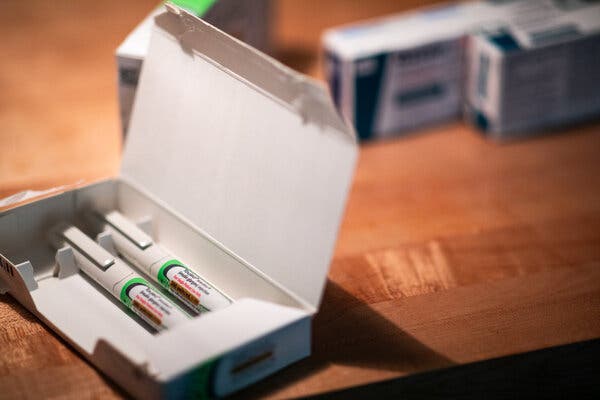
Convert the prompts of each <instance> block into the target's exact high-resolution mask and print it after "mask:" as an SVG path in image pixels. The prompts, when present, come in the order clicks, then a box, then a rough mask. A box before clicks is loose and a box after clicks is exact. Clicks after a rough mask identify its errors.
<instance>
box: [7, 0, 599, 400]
mask: <svg viewBox="0 0 600 400" xmlns="http://www.w3.org/2000/svg"><path fill="white" fill-rule="evenodd" d="M154 3H155V1H138V2H120V1H117V0H110V1H105V2H92V1H82V2H68V1H56V2H43V1H29V2H21V1H3V2H1V3H0V34H1V35H2V38H3V40H2V41H0V52H1V53H0V54H2V55H3V56H4V58H3V62H2V63H0V196H4V195H8V194H12V193H15V192H17V191H19V190H23V189H26V188H32V189H44V188H48V187H51V186H54V185H60V184H70V183H73V182H75V181H78V180H80V179H84V180H95V179H98V178H100V177H104V176H110V175H114V174H115V173H116V171H117V169H118V160H119V157H120V146H121V144H120V134H119V130H118V129H119V124H118V114H117V106H116V88H115V82H116V76H115V71H114V60H113V51H114V48H115V47H116V46H117V45H118V43H119V42H120V41H121V40H122V38H123V37H124V36H125V35H126V34H127V32H128V31H129V30H130V29H131V27H133V26H134V25H135V24H136V23H137V22H138V21H139V20H140V19H141V18H142V17H143V15H144V14H145V13H146V12H148V11H149V10H150V9H151V8H152V6H153V5H154ZM416 3H417V2H414V1H412V2H406V3H402V2H395V1H369V2H359V1H341V0H340V1H330V2H314V3H311V2H298V1H292V0H289V1H280V2H277V4H276V5H277V8H276V10H275V25H274V33H275V44H276V45H275V51H274V54H275V55H276V56H277V57H278V58H280V59H281V60H283V61H284V62H286V63H288V64H290V65H291V66H293V67H295V68H297V69H299V70H302V71H304V72H307V73H310V74H311V75H314V76H317V77H318V76H320V74H321V73H320V68H319V57H318V49H319V46H318V40H319V34H320V32H321V31H322V29H324V28H325V27H327V26H331V25H334V24H340V23H344V22H348V21H352V20H356V19H361V18H366V17H371V16H376V15H381V14H385V13H387V12H390V11H394V10H400V9H403V8H407V7H411V6H413V5H415V4H416ZM311 5H312V6H311ZM316 9H318V12H317V11H315V10H316ZM599 154H600V125H599V124H598V123H592V124H587V125H582V126H577V127H574V128H572V129H570V130H568V131H566V132H565V131H563V132H555V133H554V134H552V135H546V136H543V137H538V138H535V139H531V140H527V141H520V142H514V143H509V144H504V145H498V144H496V143H492V142H489V141H487V140H485V138H483V137H482V136H481V135H479V134H478V133H477V132H475V131H474V130H473V129H471V128H470V127H468V126H465V125H464V124H462V123H459V122H457V123H450V124H446V125H443V126H440V127H436V128H432V129H429V130H426V131H422V132H418V133H416V134H413V135H410V136H407V137H403V138H401V139H395V140H390V141H385V142H379V143H372V144H367V145H364V146H363V147H362V149H361V155H360V159H359V163H358V168H357V171H356V176H355V179H354V184H353V187H352V191H351V194H350V198H349V203H348V206H347V210H346V215H345V218H344V222H343V225H342V228H341V231H340V237H339V240H338V243H337V247H336V252H335V258H334V261H333V263H332V266H331V271H330V274H329V281H328V283H327V286H326V290H325V294H324V297H323V302H322V307H321V310H320V311H319V313H318V315H317V316H316V318H315V321H314V335H313V338H314V351H313V353H314V354H313V355H312V356H311V357H310V358H308V359H306V360H304V361H302V362H300V363H298V364H295V365H293V366H291V367H289V368H287V369H285V370H284V371H282V372H281V373H278V374H276V375H275V376H273V377H271V378H268V379H266V380H265V381H263V382H261V383H260V384H258V385H255V386H254V387H251V388H249V389H247V390H245V391H243V392H241V393H240V394H238V395H237V396H236V397H237V398H262V397H267V398H287V397H293V396H304V395H311V394H317V393H323V392H326V391H331V390H335V389H343V388H347V387H352V386H354V385H361V384H367V383H371V382H376V381H381V380H383V379H388V378H395V377H400V376H405V377H411V376H413V375H414V374H418V373H423V372H427V371H432V370H438V369H439V368H443V367H456V366H461V365H465V364H467V363H473V362H479V361H482V360H487V359H490V358H496V357H503V356H509V355H513V354H518V353H523V352H528V351H532V350H538V349H544V348H548V347H550V346H558V345H565V344H569V343H574V342H579V341H583V340H589V339H596V338H599V337H600V175H599V173H598V172H600V156H599ZM0 344H1V347H0V349H1V350H0V399H4V398H27V399H34V398H36V399H37V398H48V397H56V398H65V399H70V398H72V399H75V398H77V399H79V398H121V397H122V396H123V394H122V393H121V392H120V390H119V389H118V388H115V387H114V386H113V385H112V384H111V383H110V382H109V381H107V380H106V379H105V378H104V377H103V376H101V375H100V374H99V373H98V372H97V371H96V370H94V369H93V368H92V367H91V366H90V365H89V364H87V363H86V362H85V361H83V360H82V359H81V358H80V357H79V356H78V355H77V354H76V353H75V352H74V351H73V349H71V348H70V347H68V346H67V345H66V344H65V343H64V342H63V341H62V340H60V339H59V338H57V337H56V336H55V335H54V334H53V333H51V332H50V331H49V330H48V329H47V328H45V327H44V326H43V325H42V324H41V323H39V322H38V321H37V320H36V319H35V318H34V317H32V316H31V315H30V314H29V313H28V312H27V311H25V310H24V309H23V308H22V307H21V306H20V305H18V304H17V303H16V302H15V301H14V300H13V299H12V298H10V297H7V296H2V297H0ZM559 354H564V353H559ZM534 365H537V364H534ZM461 368H463V367H461ZM451 370H452V369H451ZM414 376H421V375H414ZM403 387H404V386H403ZM373 390H375V389H373ZM420 390H423V389H422V387H421V389H420ZM358 393H361V392H358ZM362 393H364V392H362Z"/></svg>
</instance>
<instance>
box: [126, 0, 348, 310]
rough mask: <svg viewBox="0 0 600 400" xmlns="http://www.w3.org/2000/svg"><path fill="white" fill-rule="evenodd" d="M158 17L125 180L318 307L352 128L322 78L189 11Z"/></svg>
mask: <svg viewBox="0 0 600 400" xmlns="http://www.w3.org/2000/svg"><path fill="white" fill-rule="evenodd" d="M156 23H157V24H156V25H157V26H156V27H155V29H154V32H153V33H152V37H151V41H150V49H149V52H148V55H147V58H146V60H145V62H144V67H143V70H142V75H141V78H140V83H139V88H138V95H137V96H136V102H135V105H134V109H133V115H132V119H131V125H130V133H129V135H130V136H129V138H128V140H127V143H126V147H125V151H124V158H123V164H122V169H121V173H122V176H123V178H124V179H126V180H127V181H129V182H130V183H131V184H133V185H135V186H137V187H138V188H139V189H141V190H144V191H145V192H146V193H148V194H150V195H152V196H154V197H155V198H157V199H159V200H160V201H162V202H163V203H165V204H167V205H168V206H170V207H171V208H172V209H173V210H174V211H175V212H177V213H178V214H180V215H181V216H182V217H183V218H185V219H186V220H188V221H189V222H191V223H192V224H194V225H195V226H196V227H197V228H199V229H201V230H203V231H205V232H207V233H208V234H209V235H210V236H212V237H213V238H215V239H216V240H217V241H219V242H220V243H222V244H223V245H224V246H225V247H226V248H228V249H229V250H230V251H232V252H234V253H236V254H237V255H238V256H239V257H241V258H242V259H244V260H245V261H246V262H248V263H249V264H251V265H252V266H253V267H255V268H256V269H258V270H260V271H262V272H263V273H264V274H265V275H267V276H268V277H270V278H271V279H272V280H274V281H276V282H278V283H279V284H281V285H282V286H284V287H285V288H287V289H288V290H290V291H291V292H292V293H294V294H296V295H297V296H298V297H299V298H301V299H303V300H304V301H305V302H306V303H307V304H310V305H312V306H314V307H317V306H318V303H319V301H320V297H321V292H322V289H323V285H324V283H325V279H326V276H327V271H328V268H329V263H330V261H331V257H332V254H333V248H334V245H335V241H336V236H337V232H338V227H339V224H340V221H341V218H342V216H343V212H344V206H345V200H346V196H347V192H348V189H349V186H350V184H351V180H352V174H353V170H354V165H355V160H356V155H357V146H356V139H355V134H354V132H353V130H352V129H351V128H350V127H348V126H347V125H346V124H344V122H343V121H342V120H341V119H340V117H339V116H338V114H337V112H336V111H335V108H334V106H333V104H332V103H331V100H330V98H329V95H328V93H327V92H326V90H325V89H324V87H323V86H322V85H319V84H317V83H316V82H314V81H312V80H310V79H309V78H307V77H305V76H303V75H301V74H298V73H296V72H294V71H293V70H291V69H289V68H287V67H285V66H283V65H282V64H280V63H278V62H277V61H275V60H273V59H271V58H269V57H267V56H265V55H263V54H261V53H260V52H258V51H256V50H254V49H252V48H251V47H248V46H246V45H245V44H243V43H242V42H240V41H238V40H236V39H233V38H232V37H230V36H228V35H227V34H225V33H223V32H221V31H219V30H217V29H216V28H214V27H212V26H210V25H208V24H207V23H205V22H203V21H201V20H200V19H198V18H196V17H194V16H193V15H191V14H189V13H187V12H185V11H183V10H181V9H178V8H174V7H172V6H171V7H169V12H166V13H164V14H161V15H159V16H158V17H157V18H156Z"/></svg>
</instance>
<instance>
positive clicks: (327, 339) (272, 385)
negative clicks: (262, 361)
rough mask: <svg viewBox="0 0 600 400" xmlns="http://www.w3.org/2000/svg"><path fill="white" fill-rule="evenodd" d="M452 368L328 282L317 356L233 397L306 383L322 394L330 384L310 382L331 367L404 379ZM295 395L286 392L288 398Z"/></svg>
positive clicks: (317, 325) (317, 322) (316, 330)
mask: <svg viewBox="0 0 600 400" xmlns="http://www.w3.org/2000/svg"><path fill="white" fill-rule="evenodd" d="M453 364H454V363H453V361H452V360H450V359H448V358H446V357H445V356H443V355H441V354H439V353H437V352H435V351H434V350H432V349H431V348H429V347H427V346H426V345H424V344H423V343H421V342H419V341H418V340H417V339H415V338H414V337H413V336H411V335H410V334H408V333H406V332H404V331H403V330H402V329H400V328H398V327H397V326H396V325H394V324H393V323H392V322H390V321H389V320H387V319H386V318H384V317H383V316H381V315H380V314H379V313H377V312H376V311H374V310H373V309H372V308H371V306H369V305H368V304H366V303H364V302H362V301H360V300H359V299H357V298H356V297H354V296H352V295H351V294H350V293H348V292H347V291H346V290H344V289H343V288H342V287H341V286H339V285H338V284H337V283H335V282H333V281H331V280H328V281H327V285H326V288H325V292H324V295H323V300H322V303H321V308H320V310H319V312H318V314H317V315H316V317H315V319H314V323H313V353H312V355H311V356H310V357H309V358H307V359H305V360H303V361H301V362H299V363H297V364H295V365H293V366H290V367H288V368H286V369H285V370H283V371H281V372H280V373H278V374H276V375H275V376H273V377H270V378H268V379H265V380H264V381H262V382H261V384H260V385H254V386H252V387H250V388H248V389H247V390H244V391H242V392H240V393H239V394H238V395H237V396H234V398H240V399H241V398H244V399H246V398H261V397H264V396H268V395H272V394H274V393H276V392H278V391H280V390H285V388H286V387H287V386H293V385H294V384H295V383H296V382H300V381H303V382H304V385H305V384H306V383H307V382H309V384H310V385H314V386H315V390H314V391H315V392H318V391H319V387H320V386H325V385H321V383H319V382H317V381H314V382H313V381H310V379H307V378H309V377H310V376H311V375H316V374H317V373H319V372H322V370H324V369H326V368H327V367H328V366H330V365H339V366H351V367H358V368H365V369H374V370H388V371H393V372H396V373H398V375H402V374H405V373H412V372H416V371H423V370H430V369H437V368H443V367H448V366H451V365H453ZM319 379H325V380H326V379H328V377H327V375H324V377H322V378H319ZM323 383H324V382H323ZM348 385H349V386H350V385H352V382H348ZM329 386H330V385H329ZM311 391H312V390H303V392H307V393H308V392H311ZM293 395H294V394H293V392H290V393H288V392H286V393H285V394H284V395H283V396H284V397H290V396H293Z"/></svg>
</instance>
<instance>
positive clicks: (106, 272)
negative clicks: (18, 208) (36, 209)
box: [49, 223, 189, 330]
mask: <svg viewBox="0 0 600 400" xmlns="http://www.w3.org/2000/svg"><path fill="white" fill-rule="evenodd" d="M49 238H50V242H51V243H52V245H53V246H54V247H55V248H57V249H59V248H62V247H64V246H65V245H66V246H69V247H71V249H72V250H73V255H74V257H75V263H76V264H77V267H78V268H79V270H81V271H82V272H83V273H85V274H86V275H87V276H89V277H90V278H91V279H92V280H94V281H95V282H96V283H98V284H99V285H100V286H102V287H103V288H104V289H106V290H107V291H108V292H110V293H111V294H112V295H113V296H114V297H116V298H117V299H119V300H120V301H121V302H122V303H123V304H125V305H126V306H127V308H129V309H130V310H131V311H133V312H134V313H135V314H137V315H138V316H139V317H140V318H142V319H143V320H144V321H145V322H147V323H148V324H149V325H151V326H152V327H153V328H155V329H157V330H163V329H169V328H172V327H173V326H175V325H177V324H180V323H182V322H185V321H187V320H188V319H189V317H188V316H187V315H185V313H183V312H182V311H181V310H180V309H178V308H177V307H176V306H175V305H174V304H173V303H172V302H171V301H169V300H168V299H167V298H165V297H164V296H163V295H162V294H160V293H159V292H158V291H156V289H154V288H153V287H152V286H151V285H150V284H149V283H148V282H147V281H146V280H145V279H143V278H142V277H141V276H140V275H138V274H137V273H135V272H134V270H133V269H132V268H131V267H130V266H129V265H127V264H126V263H125V262H123V261H122V260H120V259H118V258H116V257H114V256H113V255H112V254H110V253H109V252H108V251H106V250H105V249H104V248H102V247H101V246H100V245H98V244H97V243H96V242H94V241H93V240H92V239H90V238H89V237H88V236H86V235H85V234H84V233H83V232H81V231H80V230H79V229H77V228H76V227H74V226H72V225H68V224H66V223H61V224H59V225H57V226H56V227H54V228H53V229H52V230H51V231H50V235H49Z"/></svg>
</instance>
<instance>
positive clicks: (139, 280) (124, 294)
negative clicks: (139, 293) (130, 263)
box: [119, 278, 150, 308]
mask: <svg viewBox="0 0 600 400" xmlns="http://www.w3.org/2000/svg"><path fill="white" fill-rule="evenodd" d="M136 283H140V284H142V285H146V286H148V287H149V286H150V284H149V283H148V282H147V281H146V280H144V279H142V278H132V279H130V280H128V281H127V283H126V284H124V285H123V287H122V288H121V295H120V296H119V298H120V299H121V302H122V303H123V304H125V305H126V306H127V307H129V308H131V298H130V297H129V296H127V289H128V288H129V286H131V285H133V284H136Z"/></svg>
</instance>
